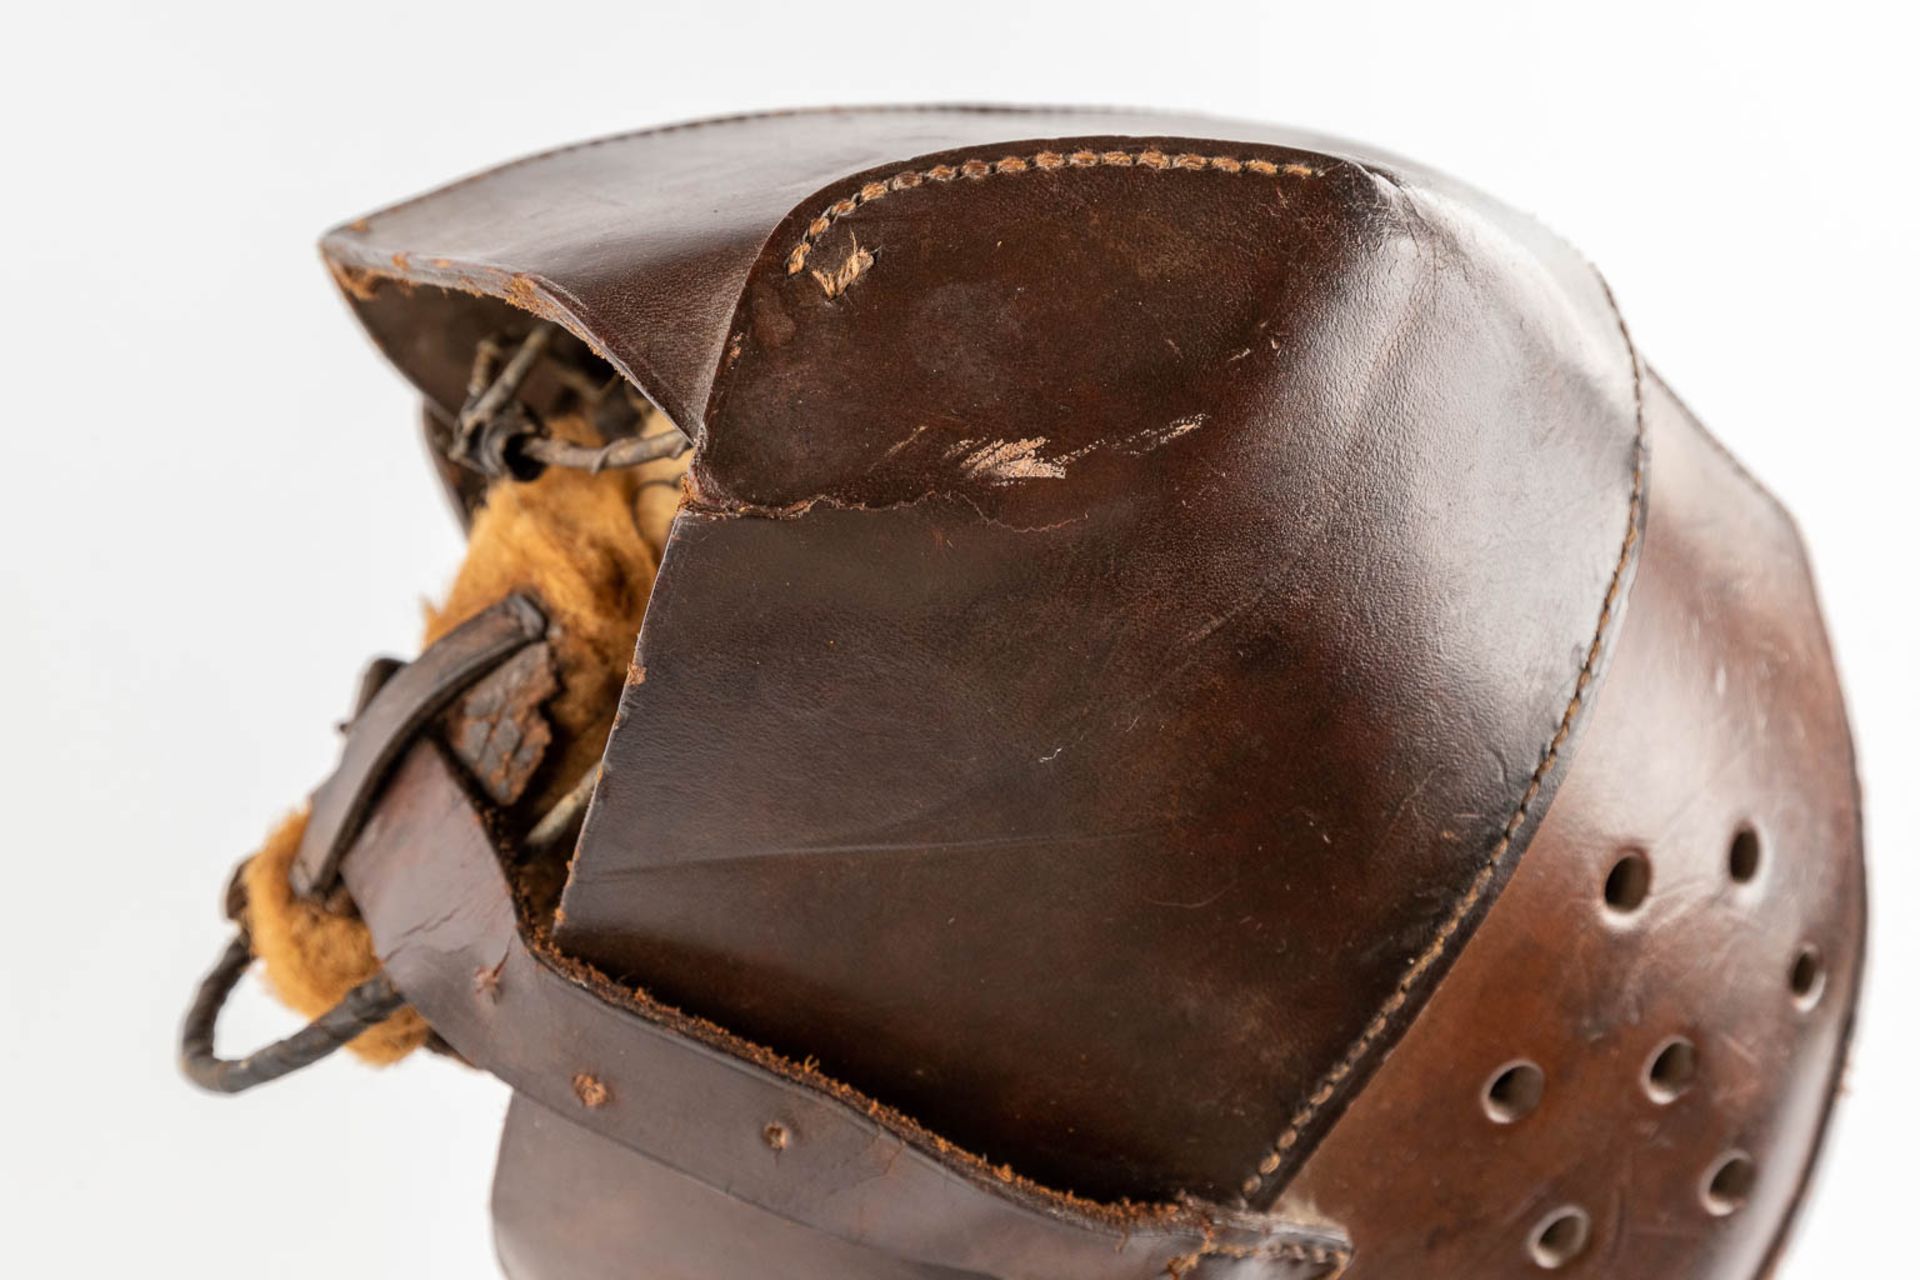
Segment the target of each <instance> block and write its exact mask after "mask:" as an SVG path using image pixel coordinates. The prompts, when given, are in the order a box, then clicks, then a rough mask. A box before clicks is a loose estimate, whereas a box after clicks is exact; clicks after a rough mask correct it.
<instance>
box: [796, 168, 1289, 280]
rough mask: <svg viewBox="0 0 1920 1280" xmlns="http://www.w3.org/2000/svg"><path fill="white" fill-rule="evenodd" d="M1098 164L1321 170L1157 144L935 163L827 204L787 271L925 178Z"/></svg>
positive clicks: (1269, 174)
mask: <svg viewBox="0 0 1920 1280" xmlns="http://www.w3.org/2000/svg"><path fill="white" fill-rule="evenodd" d="M1099 168H1110V169H1173V170H1185V171H1188V172H1204V171H1211V172H1217V173H1251V174H1256V175H1259V176H1261V177H1266V178H1273V177H1280V176H1285V177H1289V178H1317V177H1320V176H1321V174H1322V173H1323V172H1324V171H1323V170H1320V169H1316V168H1314V167H1313V166H1312V165H1306V164H1300V163H1298V162H1290V163H1281V162H1279V161H1274V160H1266V159H1260V158H1254V159H1242V158H1240V157H1238V156H1204V155H1201V154H1199V153H1198V152H1193V151H1179V152H1172V153H1169V152H1166V151H1162V150H1160V149H1159V148H1157V147H1148V148H1147V149H1146V150H1144V151H1086V150H1082V151H1067V152H1060V151H1039V152H1035V153H1034V154H1033V155H1030V156H1002V157H1001V158H1000V159H998V160H979V159H974V160H963V161H961V162H960V163H959V164H936V165H933V166H932V167H930V168H926V169H920V170H917V171H913V170H910V171H908V172H906V173H897V174H895V175H894V176H893V177H891V178H881V179H876V180H874V181H872V182H869V183H867V184H866V185H864V186H862V187H861V188H860V189H859V190H858V191H856V192H854V193H853V194H852V195H850V196H845V197H843V198H841V199H839V200H836V201H834V202H833V203H832V204H830V205H828V206H827V207H826V208H825V209H824V210H822V211H821V213H820V215H819V216H818V217H816V218H815V219H814V220H813V221H812V222H810V223H808V224H807V232H806V234H805V235H803V236H802V237H800V243H799V244H797V245H795V246H794V247H793V252H791V253H789V254H788V255H787V274H788V275H790V276H797V275H799V274H800V273H801V272H802V271H803V270H805V269H806V265H807V255H808V254H810V253H812V252H813V248H814V245H815V244H817V243H818V242H819V240H820V237H821V236H823V235H825V234H826V233H827V230H828V228H830V227H832V226H833V224H834V223H836V222H838V221H839V220H840V219H842V218H844V217H846V216H847V215H848V214H850V213H852V212H853V211H854V210H856V209H858V208H860V207H861V206H862V205H869V204H872V203H873V202H874V201H876V200H881V199H884V198H886V197H887V196H888V195H890V194H892V193H893V192H895V191H911V190H913V189H914V188H915V187H918V186H920V185H921V184H923V183H927V182H952V181H954V180H955V179H967V180H971V181H975V182H977V181H980V180H981V179H984V178H991V177H994V176H996V175H998V174H1011V173H1029V172H1032V171H1033V170H1035V169H1038V170H1040V171H1042V172H1052V171H1054V170H1056V169H1099ZM827 296H828V297H832V296H833V294H832V293H831V292H829V293H828V295H827Z"/></svg>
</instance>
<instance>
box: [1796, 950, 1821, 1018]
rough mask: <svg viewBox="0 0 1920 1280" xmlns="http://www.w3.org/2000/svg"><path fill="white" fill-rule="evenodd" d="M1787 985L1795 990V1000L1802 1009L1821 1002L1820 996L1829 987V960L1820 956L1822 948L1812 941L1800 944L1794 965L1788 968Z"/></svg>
mask: <svg viewBox="0 0 1920 1280" xmlns="http://www.w3.org/2000/svg"><path fill="white" fill-rule="evenodd" d="M1787 987H1788V989H1790V990H1791V991H1792V992H1793V1002H1794V1003H1795V1004H1797V1005H1799V1006H1800V1007H1801V1008H1802V1009H1811V1008H1813V1006H1815V1005H1817V1004H1819V1003H1820V996H1821V994H1822V993H1823V992H1825V991H1826V989H1827V962H1826V961H1825V960H1822V959H1821V958H1820V948H1818V947H1816V946H1814V945H1813V944H1812V943H1811V942H1803V943H1801V944H1800V950H1798V951H1796V952H1795V953H1794V956H1793V967H1792V968H1790V969H1788V970H1787Z"/></svg>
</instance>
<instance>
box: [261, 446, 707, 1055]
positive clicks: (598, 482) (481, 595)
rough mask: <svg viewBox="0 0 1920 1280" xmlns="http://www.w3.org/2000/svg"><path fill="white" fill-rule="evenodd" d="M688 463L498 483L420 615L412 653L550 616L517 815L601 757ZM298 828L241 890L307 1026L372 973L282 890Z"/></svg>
mask: <svg viewBox="0 0 1920 1280" xmlns="http://www.w3.org/2000/svg"><path fill="white" fill-rule="evenodd" d="M549 426H550V429H551V430H552V431H553V433H554V434H555V435H558V436H562V437H564V438H566V439H570V440H574V441H576V442H579V443H587V444H597V443H600V441H599V440H598V439H597V438H596V437H595V436H594V434H593V432H592V431H591V429H590V428H588V427H587V426H586V425H585V424H584V422H582V421H581V420H580V419H578V418H564V419H559V420H557V421H554V422H552V423H550V424H549ZM664 428H665V423H664V422H663V421H662V420H661V419H659V417H658V416H657V415H656V414H652V413H649V414H648V416H647V420H646V421H645V422H644V423H642V424H641V430H642V433H643V434H648V435H650V434H653V433H654V432H655V431H659V430H662V429H664ZM686 462H687V460H686V458H685V457H684V456H682V457H681V458H677V459H674V458H663V459H659V460H657V461H655V462H650V463H647V464H646V465H644V466H641V467H636V468H632V469H629V470H620V471H609V472H604V473H602V474H600V475H588V474H585V473H584V472H579V471H568V470H560V469H557V468H556V469H551V470H548V471H547V472H545V473H544V474H542V475H541V476H540V477H539V478H538V479H535V480H532V481H529V482H524V483H523V482H516V481H510V480H503V481H499V482H497V483H495V484H494V485H493V487H492V488H491V489H490V490H489V491H488V493H487V500H486V505H485V506H483V507H482V508H481V509H480V511H479V513H478V514H477V515H476V516H475V517H474V521H473V530H472V533H471V534H470V536H469V539H468V545H467V555H466V559H465V560H464V561H463V562H462V564H461V566H460V571H459V573H458V574H457V575H456V576H455V577H454V581H453V585H452V586H451V587H450V588H449V589H448V591H447V594H446V598H445V599H444V600H443V601H442V603H441V604H440V605H439V606H437V607H436V606H434V605H431V604H429V605H428V606H427V607H426V627H425V634H424V635H423V637H422V645H423V647H424V646H425V645H430V644H432V643H433V642H434V641H435V640H437V639H439V638H440V637H441V636H443V635H445V634H446V633H447V632H448V631H451V630H452V629H453V628H454V627H456V626H458V625H459V624H460V623H462V622H464V621H466V620H467V619H468V618H471V617H472V616H474V615H475V614H477V613H479V612H480V611H482V610H483V609H486V608H487V607H489V606H490V605H493V604H495V603H497V602H499V601H500V600H503V599H505V598H506V597H507V595H509V594H510V593H512V592H515V591H523V592H527V593H528V594H530V595H532V596H533V597H534V598H535V599H537V600H538V601H539V602H540V606H541V608H542V610H543V611H544V612H545V613H546V615H547V620H548V623H549V626H548V633H547V639H548V642H549V643H550V644H551V645H552V648H553V654H554V659H555V663H556V665H557V666H558V668H559V676H560V692H559V693H558V694H557V695H555V697H554V698H553V700H552V701H551V702H550V703H548V705H547V708H546V710H547V714H548V716H549V717H550V718H551V720H552V721H553V727H554V741H555V752H554V756H555V757H556V758H554V759H549V760H548V761H547V762H546V764H545V765H543V766H542V769H541V773H540V777H541V778H542V779H543V783H542V785H541V786H539V787H538V788H537V789H536V790H535V791H533V792H530V793H529V795H528V797H527V798H526V799H525V800H523V801H522V802H521V803H522V805H523V806H525V807H526V811H527V812H528V813H531V814H538V813H542V812H544V811H545V810H546V809H547V807H548V806H549V805H551V804H552V803H553V801H554V800H556V799H558V798H559V797H560V796H561V795H564V794H565V793H566V792H567V790H568V789H570V788H571V787H572V786H573V784H574V783H575V782H576V781H577V780H578V779H579V778H580V777H581V776H582V775H584V774H585V773H586V771H587V770H588V769H591V768H593V767H594V766H595V765H596V764H597V763H598V762H599V759H600V755H601V753H602V752H603V751H604V750H605V749H606V742H607V734H608V732H609V730H610V729H611V727H612V724H613V715H614V710H615V708H616V706H617V704H618V702H619V698H620V690H621V688H622V686H623V685H624V683H625V680H626V672H627V667H628V665H629V663H630V662H631V661H632V658H633V645H634V638H635V636H637V635H638V633H639V630H640V621H641V618H642V617H643V616H644V615H645V613H646V609H647V599H648V596H649V595H650V594H651V592H652V590H653V578H654V572H655V568H656V566H657V565H658V564H659V558H660V552H661V550H662V549H663V548H664V546H665V544H666V537H667V531H668V528H669V527H670V525H671V524H672V521H673V515H674V512H675V511H676V510H677V509H678V507H679V503H680V496H681V490H680V477H681V475H682V474H683V473H684V472H685V470H686ZM305 826H306V812H305V810H304V809H303V810H301V811H300V812H298V813H296V814H293V815H291V816H290V817H288V818H287V819H285V820H284V821H283V822H282V823H281V824H280V826H279V827H278V828H276V829H275V830H274V832H273V833H272V834H271V835H270V836H268V838H267V841H266V843H265V844H264V845H263V846H262V847H261V848H260V850H259V852H258V853H256V854H255V855H254V856H253V858H252V859H250V860H249V861H248V863H247V866H246V868H245V870H244V872H243V873H242V878H243V882H244V884H245V887H246V891H247V923H248V928H249V930H250V932H251V934H252V937H253V949H254V955H255V956H256V957H257V958H258V959H259V960H260V961H261V962H262V967H263V968H264V969H265V970H266V977H267V984H268V986H269V988H270V989H271V990H272V991H273V992H274V994H275V995H277V996H278V997H279V998H280V1000H281V1001H282V1002H283V1003H285V1004H286V1005H288V1006H289V1007H290V1008H292V1009H294V1010H295V1011H296V1012H298V1013H301V1014H304V1015H305V1016H307V1017H317V1016H319V1015H320V1014H322V1013H324V1012H326V1011H327V1010H328V1009H330V1008H332V1007H333V1006H334V1005H335V1004H338V1003H339V1001H340V999H341V997H343V996H344V995H346V993H347V992H348V991H350V990H352V989H353V988H354V987H355V986H357V985H358V984H360V983H361V982H364V981H365V980H366V979H368V978H371V977H372V976H373V975H374V974H376V973H377V972H379V968H380V964H379V961H378V960H377V959H376V958H375V956H374V954H373V943H372V939H371V938H370V936H369V935H368V932H367V927H366V925H365V923H364V922H362V921H361V919H360V917H359V915H358V913H356V912H354V911H353V909H352V906H351V904H345V905H344V907H342V908H341V909H338V910H336V909H335V904H332V903H329V904H324V905H322V904H316V903H311V902H307V901H303V900H302V899H300V898H299V897H297V896H296V895H295V894H294V893H293V891H292V889H291V888H290V886H289V884H288V880H287V875H288V871H289V869H290V868H291V866H292V864H293V857H294V854H295V852H296V851H297V850H298V849H299V846H300V834H301V832H302V831H303V830H304V829H305ZM428 1031H429V1028H428V1027H427V1024H426V1022H425V1020H424V1019H422V1018H421V1017H420V1015H419V1014H418V1013H416V1012H415V1011H414V1010H413V1009H412V1008H405V1009H401V1010H400V1011H399V1012H398V1013H395V1014H394V1015H393V1016H392V1017H391V1018H389V1019H387V1020H386V1021H385V1022H383V1023H381V1024H380V1025H379V1026H377V1027H374V1028H373V1029H371V1030H369V1031H367V1032H365V1033H364V1034H362V1035H361V1036H359V1037H358V1038H357V1039H355V1040H354V1041H353V1042H352V1043H351V1044H350V1045H349V1046H348V1047H349V1048H351V1049H352V1050H353V1051H354V1052H355V1053H357V1054H358V1055H359V1056H360V1057H362V1058H364V1059H365V1060H366V1061H368V1062H371V1063H375V1064H381V1065H384V1064H386V1063H389V1062H395V1061H398V1060H399V1059H400V1058H403V1057H405V1056H406V1055H407V1054H408V1053H410V1052H412V1051H413V1050H414V1049H416V1048H418V1047H419V1046H420V1045H421V1044H423V1043H425V1041H426V1038H427V1035H428Z"/></svg>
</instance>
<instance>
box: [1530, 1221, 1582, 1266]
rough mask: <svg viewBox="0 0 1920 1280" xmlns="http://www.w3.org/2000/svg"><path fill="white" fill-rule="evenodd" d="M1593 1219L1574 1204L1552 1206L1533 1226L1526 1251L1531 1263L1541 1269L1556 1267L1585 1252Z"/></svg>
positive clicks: (1564, 1264)
mask: <svg viewBox="0 0 1920 1280" xmlns="http://www.w3.org/2000/svg"><path fill="white" fill-rule="evenodd" d="M1592 1233H1593V1222H1592V1220H1591V1219H1589V1218H1588V1217H1587V1211H1586V1210H1585V1209H1582V1208H1579V1207H1578V1206H1576V1205H1567V1206H1565V1207H1563V1208H1559V1209H1555V1210H1554V1211H1553V1212H1552V1213H1550V1214H1548V1215H1547V1216H1546V1217H1545V1218H1543V1219H1542V1220H1541V1222H1540V1225H1539V1226H1537V1227H1535V1228H1534V1229H1533V1239H1532V1241H1531V1242H1530V1243H1529V1244H1528V1246H1527V1251H1528V1252H1529V1253H1531V1254H1532V1255H1533V1262H1534V1265H1535V1266H1537V1267H1540V1268H1541V1269H1542V1270H1545V1271H1558V1270H1559V1269H1560V1268H1561V1267H1564V1266H1566V1265H1567V1264H1568V1263H1569V1262H1572V1261H1573V1260H1574V1259H1575V1258H1578V1257H1579V1256H1580V1255H1581V1254H1582V1253H1585V1252H1586V1249H1587V1239H1588V1237H1589V1236H1590V1235H1592Z"/></svg>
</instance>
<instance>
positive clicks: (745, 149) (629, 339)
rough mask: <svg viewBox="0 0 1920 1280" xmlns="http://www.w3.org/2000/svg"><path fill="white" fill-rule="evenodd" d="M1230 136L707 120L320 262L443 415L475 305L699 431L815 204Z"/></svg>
mask: <svg viewBox="0 0 1920 1280" xmlns="http://www.w3.org/2000/svg"><path fill="white" fill-rule="evenodd" d="M1222 123H1223V122H1221V121H1218V120H1213V119H1209V118H1206V117H1193V116H1175V115H1162V114H1154V113H1147V112H1138V111H1100V110H1050V109H1046V108H999V107H910V108H877V107H865V108H857V109H838V110H823V111H799V112H790V113H786V114H770V115H756V116H730V117H723V118H719V119H712V120H699V121H693V122H690V123H685V124H677V125H670V126H667V127H664V128H659V129H648V130H642V131H640V132H638V133H630V134H621V135H617V136H614V137H609V138H599V139H595V140H593V141H591V142H586V143H581V144H578V145H575V146H568V147H562V148H559V149H557V150H554V151H549V152H543V153H541V154H539V155H535V156H528V157H526V158H524V159H521V160H517V161H515V162H513V163H511V164H507V165H503V166H501V167H499V168H497V169H492V170H489V171H487V172H485V173H480V174H475V175H473V176H472V177H470V178H466V179H464V180H462V181H460V182H456V183H453V184H452V185H450V186H447V187H443V188H440V189H439V190H436V191H432V192H429V193H427V194H425V195H422V196H419V197H416V198H414V199H412V200H408V201H404V202H402V203H400V204H397V205H393V206H391V207H389V208H386V209H383V210H380V211H379V212H377V213H372V214H368V215H367V216H365V217H362V218H357V219H355V220H354V221H352V222H350V223H347V224H345V225H343V226H340V227H337V228H335V229H334V230H333V231H331V232H329V233H328V234H327V236H326V238H325V239H324V240H323V241H322V242H321V251H322V253H323V254H324V255H325V257H326V259H327V261H328V262H329V263H330V264H331V265H332V266H333V267H334V269H335V272H336V275H337V276H338V277H339V278H340V281H341V284H342V286H343V288H344V290H345V291H346V293H347V295H348V297H349V299H350V300H351V301H352V302H353V304H354V306H355V309H356V311H357V312H358V314H359V315H360V318H361V320H362V321H363V322H364V323H365V324H366V325H367V327H368V330H369V332H371V333H372V335H373V337H374V339H375V340H376V341H377V342H378V343H380V345H381V347H382V349H383V350H385V351H386V353H387V354H388V356H389V357H390V358H392V359H393V361H394V363H395V364H396V365H398V366H399V367H400V369H401V370H402V371H403V372H405V373H406V374H407V375H408V376H409V377H410V378H412V379H413V380H414V381H415V383H416V384H417V385H419V386H420V388H421V389H422V391H424V392H425V393H426V395H427V396H428V397H429V398H430V399H432V400H433V401H435V402H436V403H438V404H439V405H441V406H442V407H443V408H447V409H452V408H456V407H458V405H459V404H460V402H461V399H462V397H463V394H464V385H465V380H466V376H467V366H468V363H469V361H470V360H471V358H472V353H473V341H474V340H475V339H477V338H479V337H481V336H483V335H484V334H485V333H487V332H489V331H491V330H492V329H494V328H497V327H498V324H499V322H500V320H501V318H502V316H503V314H507V313H504V312H503V311H502V310H501V309H499V308H498V307H497V305H488V304H487V303H486V302H485V301H484V300H486V299H504V300H506V301H507V302H509V303H511V304H512V305H513V306H514V307H517V308H520V309H522V310H524V311H532V312H535V313H537V314H540V315H544V316H547V317H549V318H551V319H555V320H558V321H560V322H561V323H563V324H565V325H566V326H567V327H568V328H569V329H571V330H572V331H573V332H574V333H576V334H577V335H578V336H579V337H580V338H582V339H583V340H585V341H587V342H588V343H590V344H591V345H593V346H594V347H595V348H596V349H597V350H598V351H599V352H600V353H601V354H602V355H604V356H605V357H606V358H607V359H608V360H609V361H610V362H611V363H612V364H613V365H614V367H615V368H616V369H618V370H620V371H621V372H622V373H624V374H626V375H627V376H628V377H629V378H631V379H632V380H633V381H634V383H635V384H636V385H637V386H639V387H640V388H641V389H642V390H643V391H645V392H646V393H647V394H648V395H649V396H651V397H653V399H654V401H655V403H657V404H658V405H659V406H660V407H661V408H662V410H664V411H665V412H666V414H667V416H668V417H669V418H671V419H673V420H674V421H675V422H676V423H679V424H680V425H681V426H682V427H683V428H685V429H687V430H689V431H695V430H697V429H698V427H699V424H700V422H701V420H702V417H703V414H702V410H703V409H704V407H705V404H706V401H707V394H708V390H709V389H710V387H711V385H712V382H713V378H714V375H715V374H716V373H717V372H718V370H719V368H720V366H721V355H722V351H723V348H724V345H725V339H726V337H727V334H728V332H729V324H730V321H731V317H732V315H733V309H734V304H735V303H736V302H737V301H738V300H739V297H740V292H741V289H742V287H743V286H744V284H745V282H746V277H747V273H748V271H749V269H750V268H751V267H752V266H753V265H754V263H755V261H756V259H757V258H758V256H759V254H760V252H761V249H762V246H763V244H764V242H765V241H766V239H767V236H768V234H769V233H770V232H771V231H772V230H773V229H774V228H775V227H776V226H777V225H778V224H779V223H780V221H781V219H783V218H785V217H786V216H787V214H788V213H789V211H791V210H792V209H793V208H794V207H795V205H796V204H802V203H808V204H811V203H812V201H811V200H810V198H811V197H812V196H813V195H814V193H815V192H816V191H817V190H818V189H819V188H820V187H822V186H823V185H825V184H828V183H831V182H834V181H836V180H838V179H841V178H844V177H845V176H846V175H848V174H851V173H857V172H859V171H861V170H863V169H867V168H869V167H871V166H873V165H876V164H881V163H885V162H888V161H892V160H898V159H904V158H906V157H910V156H915V155H920V154H924V153H929V152H934V151H939V150H944V149H946V148H949V147H957V146H965V145H968V144H971V143H987V142H994V141H1003V140H1005V139H1009V138H1021V137H1060V136H1066V135H1074V134H1100V133H1132V134H1140V135H1148V134H1159V135H1182V134H1186V135H1192V136H1199V137H1206V136H1212V135H1215V134H1217V133H1219V132H1220V130H1221V128H1222ZM1233 128H1234V129H1235V130H1237V131H1238V133H1237V136H1244V137H1260V138H1264V139H1267V140H1269V141H1277V140H1283V139H1284V140H1288V141H1292V142H1293V143H1295V144H1297V145H1308V146H1312V145H1324V146H1329V147H1335V148H1338V147H1341V146H1344V145H1345V144H1337V143H1334V142H1333V141H1332V140H1330V139H1325V138H1321V137H1319V136H1317V135H1311V134H1304V133H1299V132H1297V131H1290V130H1282V129H1276V128H1274V127H1272V126H1266V125H1235V126H1233ZM385 281H397V282H400V283H401V284H403V285H404V286H406V287H403V288H392V287H383V282H385ZM416 286H427V287H425V288H419V287H416Z"/></svg>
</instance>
